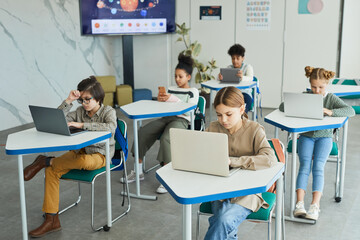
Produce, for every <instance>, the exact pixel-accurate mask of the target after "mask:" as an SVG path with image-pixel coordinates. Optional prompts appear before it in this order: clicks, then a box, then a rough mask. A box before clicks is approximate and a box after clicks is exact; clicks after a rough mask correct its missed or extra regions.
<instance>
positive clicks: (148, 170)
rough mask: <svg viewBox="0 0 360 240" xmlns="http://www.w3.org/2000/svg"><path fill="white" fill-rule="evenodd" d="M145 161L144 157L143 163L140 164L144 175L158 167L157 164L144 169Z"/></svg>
mask: <svg viewBox="0 0 360 240" xmlns="http://www.w3.org/2000/svg"><path fill="white" fill-rule="evenodd" d="M145 159H146V157H145V156H144V158H143V162H142V167H143V172H144V173H148V172H150V171H152V170H154V169H155V168H158V167H160V164H159V163H158V164H156V165H155V166H152V167H151V168H149V169H146V167H145V162H146V161H145Z"/></svg>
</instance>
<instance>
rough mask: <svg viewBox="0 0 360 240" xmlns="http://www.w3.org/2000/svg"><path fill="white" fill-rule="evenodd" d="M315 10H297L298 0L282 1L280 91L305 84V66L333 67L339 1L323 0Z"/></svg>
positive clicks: (305, 85) (298, 87) (334, 64)
mask: <svg viewBox="0 0 360 240" xmlns="http://www.w3.org/2000/svg"><path fill="white" fill-rule="evenodd" d="M323 3H324V8H323V10H322V11H321V12H320V13H318V14H297V10H298V1H286V26H285V28H286V34H285V59H284V91H291V92H301V91H303V90H305V88H306V87H308V84H309V81H308V79H307V78H306V77H305V70H304V68H305V66H307V65H308V66H313V67H322V68H325V69H328V70H332V71H335V70H336V53H337V43H338V28H339V25H338V24H339V6H340V5H339V1H323Z"/></svg>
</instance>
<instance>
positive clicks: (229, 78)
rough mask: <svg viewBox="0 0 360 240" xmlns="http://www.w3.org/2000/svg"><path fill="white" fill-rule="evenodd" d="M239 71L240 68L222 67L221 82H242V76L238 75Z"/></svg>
mask: <svg viewBox="0 0 360 240" xmlns="http://www.w3.org/2000/svg"><path fill="white" fill-rule="evenodd" d="M239 71H240V68H220V74H221V75H222V77H223V79H222V80H221V81H220V83H235V84H238V83H240V81H241V78H240V77H238V76H236V75H237V73H238V72H239Z"/></svg>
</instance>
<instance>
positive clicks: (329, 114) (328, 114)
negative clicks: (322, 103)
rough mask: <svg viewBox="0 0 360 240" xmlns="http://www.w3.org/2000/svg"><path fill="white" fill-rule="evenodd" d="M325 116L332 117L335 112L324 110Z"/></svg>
mask: <svg viewBox="0 0 360 240" xmlns="http://www.w3.org/2000/svg"><path fill="white" fill-rule="evenodd" d="M324 114H325V115H327V116H332V115H333V111H331V110H330V109H327V108H324Z"/></svg>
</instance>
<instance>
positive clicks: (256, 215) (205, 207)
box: [200, 192, 276, 221]
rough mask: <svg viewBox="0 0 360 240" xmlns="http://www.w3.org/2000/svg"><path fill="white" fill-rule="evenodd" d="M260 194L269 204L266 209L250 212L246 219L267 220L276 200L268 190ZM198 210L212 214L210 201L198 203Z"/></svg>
mask: <svg viewBox="0 0 360 240" xmlns="http://www.w3.org/2000/svg"><path fill="white" fill-rule="evenodd" d="M261 195H262V197H263V199H264V200H265V201H266V202H267V203H268V204H269V207H268V208H267V209H265V208H260V209H259V210H258V211H257V212H253V213H251V214H250V215H249V216H248V217H247V218H246V219H247V220H262V221H267V220H269V215H270V211H271V209H272V208H273V206H274V204H275V202H276V195H275V194H274V193H269V192H264V193H262V194H261ZM200 212H201V213H208V214H212V210H211V203H210V202H204V203H202V204H201V205H200Z"/></svg>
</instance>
